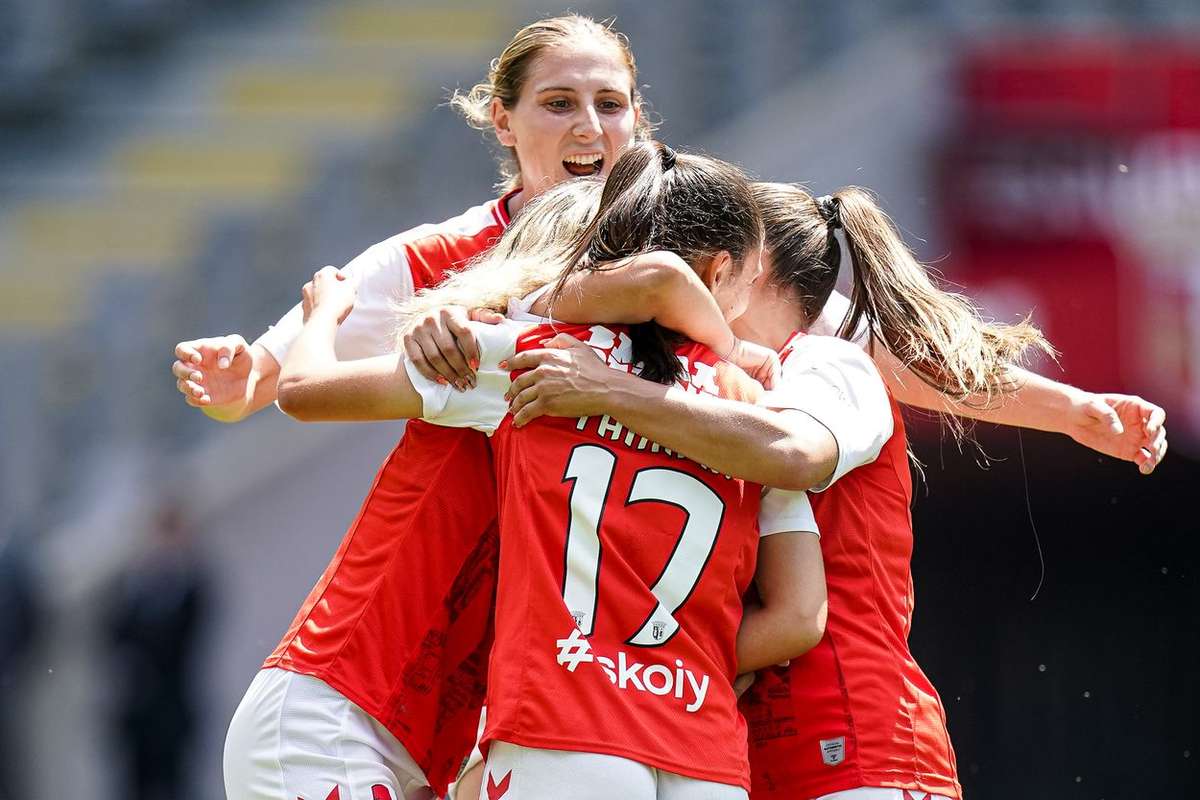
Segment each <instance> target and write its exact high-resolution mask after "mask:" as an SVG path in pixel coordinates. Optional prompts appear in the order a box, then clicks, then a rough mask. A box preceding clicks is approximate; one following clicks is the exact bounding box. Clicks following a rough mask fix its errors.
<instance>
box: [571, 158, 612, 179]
mask: <svg viewBox="0 0 1200 800" xmlns="http://www.w3.org/2000/svg"><path fill="white" fill-rule="evenodd" d="M562 164H563V169H565V170H566V171H567V172H569V173H570V174H572V175H574V176H575V177H577V178H582V177H585V176H588V175H599V174H600V171H601V170H602V169H604V156H603V155H602V154H601V153H588V154H586V155H581V156H567V157H566V158H564V159H563V162H562Z"/></svg>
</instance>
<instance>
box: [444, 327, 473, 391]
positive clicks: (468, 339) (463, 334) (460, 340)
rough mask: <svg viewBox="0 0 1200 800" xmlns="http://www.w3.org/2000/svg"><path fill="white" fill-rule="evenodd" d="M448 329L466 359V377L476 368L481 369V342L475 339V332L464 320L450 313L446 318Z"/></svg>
mask: <svg viewBox="0 0 1200 800" xmlns="http://www.w3.org/2000/svg"><path fill="white" fill-rule="evenodd" d="M446 329H447V330H448V331H450V335H451V336H453V337H454V343H455V345H456V349H457V350H458V351H459V352H461V353H462V356H463V358H465V359H466V362H467V363H466V367H467V374H466V375H464V377H470V376H472V375H474V374H475V370H477V369H479V355H480V354H479V343H478V342H476V341H475V334H474V333H472V332H471V329H470V328H468V327H467V326H466V325H465V324H464V323H463V322H462V321H460V320H459V319H458V318H457V317H456V316H454V315H450V316H448V317H447V319H446Z"/></svg>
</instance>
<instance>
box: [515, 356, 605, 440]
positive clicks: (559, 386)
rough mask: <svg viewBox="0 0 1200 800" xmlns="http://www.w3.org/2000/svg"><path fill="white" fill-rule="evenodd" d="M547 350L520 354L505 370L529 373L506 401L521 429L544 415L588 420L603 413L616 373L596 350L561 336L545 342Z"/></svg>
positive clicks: (522, 377) (521, 376)
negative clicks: (601, 411)
mask: <svg viewBox="0 0 1200 800" xmlns="http://www.w3.org/2000/svg"><path fill="white" fill-rule="evenodd" d="M543 344H544V345H545V347H546V348H547V349H544V350H527V351H525V352H523V353H517V354H516V355H515V356H513V357H512V358H510V359H508V362H507V364H505V363H501V365H500V366H501V367H502V368H505V367H507V368H508V369H510V370H513V371H514V372H515V371H518V370H528V371H527V372H525V373H524V374H522V375H520V376H518V377H517V379H516V380H515V381H513V382H512V386H510V387H509V389H508V393H507V394H506V395H505V399H506V400H508V401H509V405H508V410H509V413H510V414H512V416H513V425H514V426H515V427H517V428H520V427H522V426H524V425H527V424H528V423H529V422H530V421H532V420H534V419H536V418H538V417H540V416H544V415H549V416H551V417H587V416H591V415H593V414H596V413H599V412H600V410H601V409H600V400H601V399H602V398H603V397H604V396H605V394H607V392H608V391H609V389H610V383H611V381H612V379H613V374H614V373H613V371H612V370H611V369H609V368H608V367H607V366H605V364H604V362H603V361H601V360H600V357H599V356H598V355H596V351H595V350H593V349H592V348H591V347H589V346H588V345H586V344H584V343H583V342H581V341H579V340H578V339H576V338H575V337H574V336H568V335H567V334H565V333H560V334H558V335H557V336H555V337H554V338H553V339H549V340H547V341H545V342H543Z"/></svg>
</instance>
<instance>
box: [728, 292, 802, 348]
mask: <svg viewBox="0 0 1200 800" xmlns="http://www.w3.org/2000/svg"><path fill="white" fill-rule="evenodd" d="M732 327H733V332H734V334H735V335H736V336H737V337H738V338H740V339H746V340H747V341H751V342H757V343H758V344H761V345H763V346H765V347H769V348H771V349H772V350H779V349H780V348H782V347H783V346H784V345H785V344H787V341H788V339H789V338H791V335H792V334H793V333H795V332H796V331H797V330H798V329H804V328H807V327H808V326H807V325H805V324H804V315H803V314H802V313H801V311H800V304H799V303H798V302H796V301H795V300H793V299H792V296H791V292H788V291H786V290H783V289H779V288H777V287H774V286H768V285H765V284H760V285H757V286H755V287H754V288H753V289H752V290H751V295H750V308H749V309H748V310H747V311H746V313H745V314H743V315H742V316H740V317H738V318H737V319H736V320H734V321H733V323H732Z"/></svg>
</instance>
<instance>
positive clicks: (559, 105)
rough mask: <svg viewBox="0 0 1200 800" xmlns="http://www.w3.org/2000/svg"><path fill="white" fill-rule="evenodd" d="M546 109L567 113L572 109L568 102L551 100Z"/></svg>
mask: <svg viewBox="0 0 1200 800" xmlns="http://www.w3.org/2000/svg"><path fill="white" fill-rule="evenodd" d="M546 107H547V108H549V109H551V110H553V111H566V110H567V109H569V108H570V107H571V103H570V102H569V101H567V100H562V99H559V100H551V101H549V102H547V103H546Z"/></svg>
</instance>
